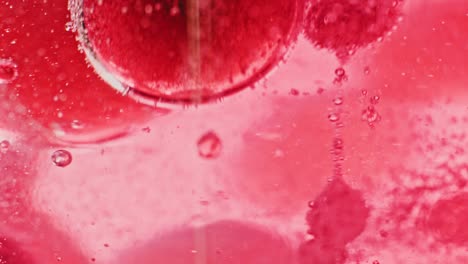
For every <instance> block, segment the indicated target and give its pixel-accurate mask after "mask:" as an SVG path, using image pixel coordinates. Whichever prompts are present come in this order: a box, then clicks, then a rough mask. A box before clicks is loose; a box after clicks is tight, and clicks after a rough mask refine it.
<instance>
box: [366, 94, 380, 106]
mask: <svg viewBox="0 0 468 264" xmlns="http://www.w3.org/2000/svg"><path fill="white" fill-rule="evenodd" d="M379 100H380V96H378V95H374V96H372V97H371V98H370V99H369V102H370V103H371V104H373V105H376V104H378V103H379Z"/></svg>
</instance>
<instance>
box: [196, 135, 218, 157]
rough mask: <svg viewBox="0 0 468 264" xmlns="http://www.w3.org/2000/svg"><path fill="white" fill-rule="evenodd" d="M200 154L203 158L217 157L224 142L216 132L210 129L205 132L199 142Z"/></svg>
mask: <svg viewBox="0 0 468 264" xmlns="http://www.w3.org/2000/svg"><path fill="white" fill-rule="evenodd" d="M197 147H198V154H199V155H200V157H202V158H206V159H213V158H217V157H218V156H219V154H220V153H221V149H222V142H221V140H220V139H219V137H218V135H216V133H214V132H212V131H210V132H207V133H205V134H204V135H203V136H202V137H201V138H200V139H199V140H198V142H197Z"/></svg>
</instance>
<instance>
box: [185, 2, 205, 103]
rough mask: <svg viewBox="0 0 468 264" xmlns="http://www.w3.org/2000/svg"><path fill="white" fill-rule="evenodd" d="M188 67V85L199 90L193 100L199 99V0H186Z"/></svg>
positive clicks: (198, 100)
mask: <svg viewBox="0 0 468 264" xmlns="http://www.w3.org/2000/svg"><path fill="white" fill-rule="evenodd" d="M186 11H187V34H188V56H189V57H188V64H189V65H188V67H189V78H190V82H189V83H190V85H194V86H195V87H196V88H199V89H200V90H199V91H198V92H197V93H195V94H194V95H193V101H194V102H200V101H201V95H202V91H201V87H202V86H201V84H200V74H201V55H200V39H201V36H200V31H201V30H200V0H187V10H186Z"/></svg>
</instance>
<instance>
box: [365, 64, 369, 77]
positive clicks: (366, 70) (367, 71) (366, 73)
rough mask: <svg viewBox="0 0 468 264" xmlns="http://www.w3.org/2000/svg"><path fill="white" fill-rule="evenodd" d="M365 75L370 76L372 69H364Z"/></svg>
mask: <svg viewBox="0 0 468 264" xmlns="http://www.w3.org/2000/svg"><path fill="white" fill-rule="evenodd" d="M364 74H365V75H369V74H370V68H369V66H367V67H364Z"/></svg>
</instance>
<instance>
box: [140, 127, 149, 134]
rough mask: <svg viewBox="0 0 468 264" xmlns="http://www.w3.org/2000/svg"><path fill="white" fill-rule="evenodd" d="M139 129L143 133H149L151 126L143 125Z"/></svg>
mask: <svg viewBox="0 0 468 264" xmlns="http://www.w3.org/2000/svg"><path fill="white" fill-rule="evenodd" d="M141 131H143V132H145V133H150V132H151V128H150V127H144V128H142V129H141Z"/></svg>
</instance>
